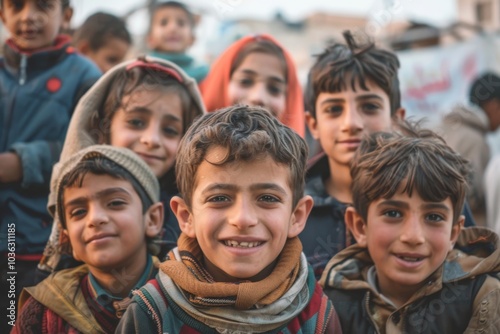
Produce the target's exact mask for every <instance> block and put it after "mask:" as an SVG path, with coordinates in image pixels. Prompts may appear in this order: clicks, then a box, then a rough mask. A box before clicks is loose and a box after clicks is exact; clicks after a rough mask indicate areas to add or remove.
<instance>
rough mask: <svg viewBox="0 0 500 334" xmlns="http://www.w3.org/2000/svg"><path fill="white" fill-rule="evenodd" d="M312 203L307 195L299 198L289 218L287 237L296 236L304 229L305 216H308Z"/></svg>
mask: <svg viewBox="0 0 500 334" xmlns="http://www.w3.org/2000/svg"><path fill="white" fill-rule="evenodd" d="M313 205H314V200H313V199H312V197H311V196H309V195H306V196H304V197H302V198H301V199H300V200H299V202H298V203H297V205H296V206H295V209H294V210H293V212H292V216H291V219H290V226H289V228H288V237H289V238H293V237H296V236H298V235H299V234H300V232H302V231H303V230H304V227H305V226H306V222H307V217H309V213H310V212H311V209H312V207H313Z"/></svg>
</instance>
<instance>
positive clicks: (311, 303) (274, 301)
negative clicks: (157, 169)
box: [117, 106, 339, 333]
mask: <svg viewBox="0 0 500 334" xmlns="http://www.w3.org/2000/svg"><path fill="white" fill-rule="evenodd" d="M178 152H179V155H178V157H177V160H176V161H177V163H176V173H177V184H178V186H179V190H180V193H181V197H174V198H172V200H171V202H170V204H171V207H172V210H173V212H174V213H175V215H176V216H177V219H178V221H179V225H180V228H181V231H182V234H181V236H180V238H179V240H178V247H177V248H175V249H174V250H172V251H171V252H170V253H169V254H168V256H167V260H166V261H165V262H163V263H162V264H161V265H160V272H159V273H158V275H157V277H156V280H153V281H151V282H149V283H148V284H147V285H146V286H145V287H143V288H142V289H140V290H139V291H138V292H136V293H135V296H134V301H135V303H132V304H131V305H130V306H129V309H128V310H127V312H126V313H125V314H124V317H123V319H122V321H121V322H120V324H119V327H118V329H117V332H118V333H134V332H135V333H153V332H158V333H165V332H168V333H184V332H186V333H187V332H188V331H189V332H190V333H221V332H228V333H229V332H231V333H235V332H238V333H240V332H251V333H261V332H269V333H290V332H292V333H339V330H338V328H339V327H338V319H337V318H336V316H335V313H334V310H333V308H332V307H331V305H330V304H329V303H328V302H326V300H325V297H324V295H323V292H322V290H321V289H320V288H319V285H318V284H317V282H316V280H315V277H314V274H313V272H312V270H311V268H310V266H309V265H308V264H307V261H306V258H305V256H304V255H303V254H302V245H301V243H300V240H299V239H298V237H297V235H298V234H299V233H300V232H301V231H302V229H303V228H304V225H305V222H306V220H307V215H308V214H309V211H310V210H311V207H312V204H313V203H312V199H311V197H310V196H304V193H303V191H304V172H305V162H306V157H307V146H306V143H305V141H304V140H303V139H302V138H300V136H299V135H297V134H296V133H295V132H294V131H293V130H291V129H290V128H288V127H286V126H284V125H283V124H281V123H280V122H279V121H278V120H277V119H276V118H274V117H273V116H272V115H271V113H269V112H268V111H266V110H264V109H262V108H259V107H248V106H234V107H229V108H226V109H221V110H219V111H218V112H216V113H210V114H207V115H204V116H202V117H201V118H200V119H199V120H198V121H197V122H195V123H194V124H193V125H192V126H191V128H190V129H189V130H188V132H187V133H186V135H185V136H184V137H183V139H182V141H181V144H180V146H179V151H178Z"/></svg>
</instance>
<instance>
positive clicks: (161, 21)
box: [148, 7, 194, 53]
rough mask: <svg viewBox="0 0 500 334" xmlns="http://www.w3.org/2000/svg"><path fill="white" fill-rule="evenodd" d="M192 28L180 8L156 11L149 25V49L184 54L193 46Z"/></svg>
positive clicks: (185, 14)
mask: <svg viewBox="0 0 500 334" xmlns="http://www.w3.org/2000/svg"><path fill="white" fill-rule="evenodd" d="M193 42H194V35H193V28H192V27H191V24H190V22H189V17H188V15H187V13H186V12H185V11H184V10H182V9H181V8H172V7H167V8H161V9H158V10H157V11H156V12H155V14H154V16H153V22H152V23H151V32H150V33H149V36H148V43H149V47H150V48H151V49H153V50H158V51H163V52H171V53H184V52H186V50H187V49H188V48H189V47H190V46H191V45H193Z"/></svg>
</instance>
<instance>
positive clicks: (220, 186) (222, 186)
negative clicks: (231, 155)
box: [201, 183, 287, 195]
mask: <svg viewBox="0 0 500 334" xmlns="http://www.w3.org/2000/svg"><path fill="white" fill-rule="evenodd" d="M238 189H239V187H238V186H236V185H233V184H227V183H214V184H211V185H209V186H208V187H206V188H205V189H203V191H202V192H201V193H202V194H206V193H209V192H212V191H217V190H228V191H237V190H238ZM250 190H251V191H256V190H274V191H277V192H279V193H281V194H283V195H286V194H287V193H286V190H285V189H283V188H282V187H280V186H279V185H277V184H276V183H257V184H252V185H251V186H250Z"/></svg>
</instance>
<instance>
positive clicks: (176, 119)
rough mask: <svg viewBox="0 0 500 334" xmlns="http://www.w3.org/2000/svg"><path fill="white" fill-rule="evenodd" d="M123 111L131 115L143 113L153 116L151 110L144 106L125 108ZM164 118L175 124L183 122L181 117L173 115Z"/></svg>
mask: <svg viewBox="0 0 500 334" xmlns="http://www.w3.org/2000/svg"><path fill="white" fill-rule="evenodd" d="M123 110H124V111H125V113H126V114H130V113H134V112H136V113H141V114H147V115H151V114H152V112H151V109H149V108H146V107H143V106H136V107H133V108H129V109H125V108H123ZM163 118H167V119H168V120H169V121H173V122H182V120H181V119H180V118H179V117H177V116H175V115H172V114H166V115H164V116H163Z"/></svg>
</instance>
